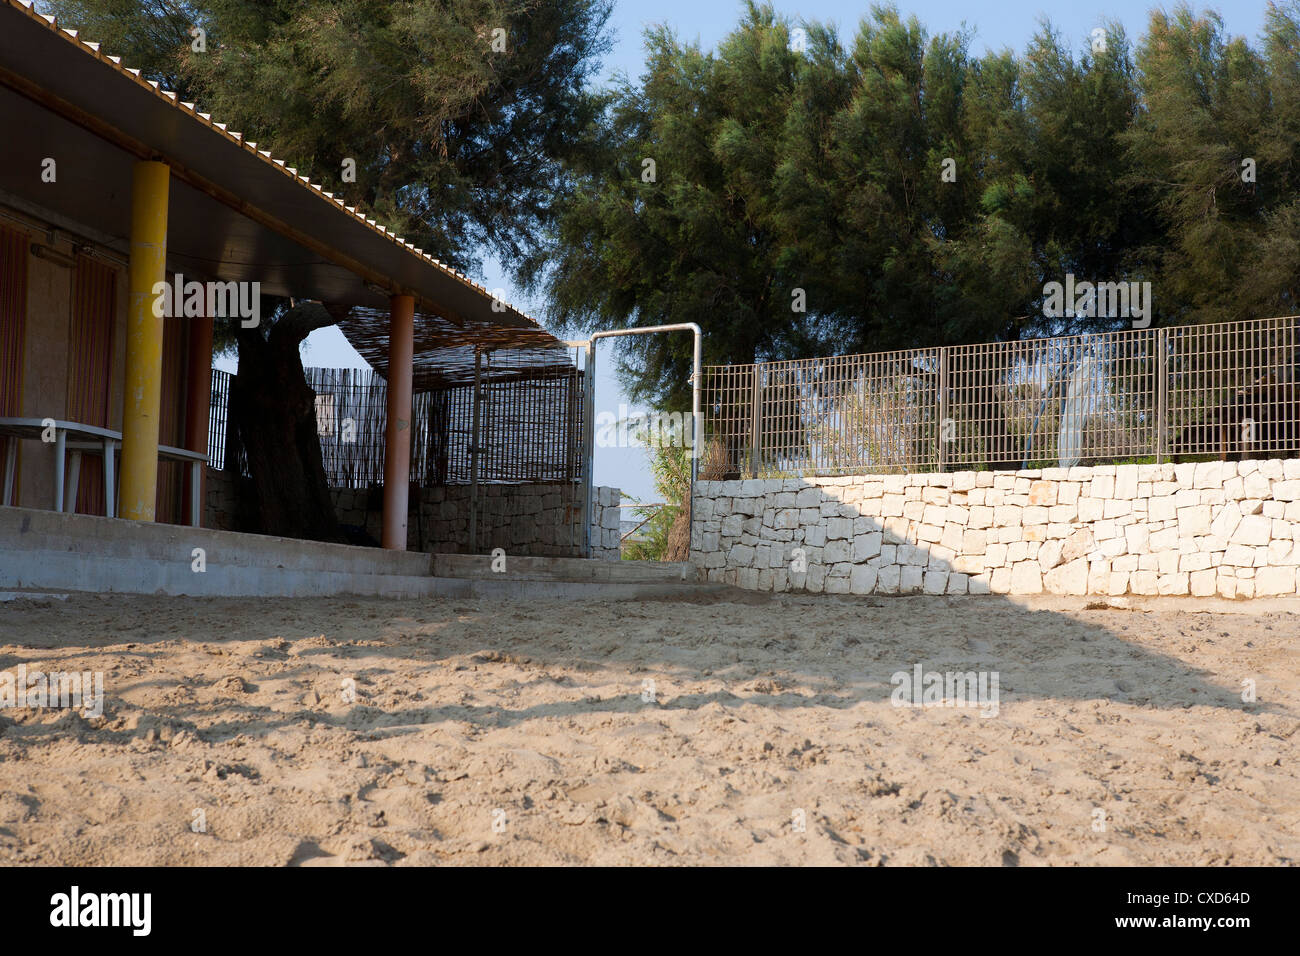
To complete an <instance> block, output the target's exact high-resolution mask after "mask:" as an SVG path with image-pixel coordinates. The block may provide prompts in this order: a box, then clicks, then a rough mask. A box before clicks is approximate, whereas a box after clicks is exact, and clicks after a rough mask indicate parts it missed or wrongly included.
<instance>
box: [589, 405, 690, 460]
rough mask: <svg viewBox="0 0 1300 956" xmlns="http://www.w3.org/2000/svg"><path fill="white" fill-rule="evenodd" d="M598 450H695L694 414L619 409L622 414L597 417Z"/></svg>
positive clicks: (601, 413) (604, 413) (619, 407)
mask: <svg viewBox="0 0 1300 956" xmlns="http://www.w3.org/2000/svg"><path fill="white" fill-rule="evenodd" d="M595 424H596V447H597V448H645V447H652V448H662V447H669V448H671V447H673V446H676V445H680V446H682V447H683V448H691V449H693V448H694V447H695V443H694V440H693V436H694V435H695V433H696V430H695V429H694V428H692V427H691V413H690V412H636V413H633V412H632V411H631V410H630V409H629V408H628V407H627V405H619V406H618V414H617V415H616V414H614V413H613V412H599V413H598V414H597V415H596V423H595Z"/></svg>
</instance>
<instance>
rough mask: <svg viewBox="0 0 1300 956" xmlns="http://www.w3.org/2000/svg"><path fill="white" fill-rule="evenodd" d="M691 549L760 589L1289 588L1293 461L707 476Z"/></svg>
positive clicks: (711, 576)
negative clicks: (777, 476)
mask: <svg viewBox="0 0 1300 956" xmlns="http://www.w3.org/2000/svg"><path fill="white" fill-rule="evenodd" d="M691 560H692V562H693V563H694V564H695V566H696V568H697V569H698V573H699V575H700V577H701V578H703V579H706V580H708V581H713V582H721V583H727V584H733V585H738V586H740V587H743V588H747V589H750V590H760V591H785V590H807V591H811V592H826V593H839V594H844V593H853V594H873V593H879V594H910V593H928V594H989V593H993V594H1038V593H1042V592H1050V593H1053V594H1099V595H1114V596H1118V595H1124V594H1147V595H1157V594H1159V595H1194V596H1211V595H1219V596H1221V597H1225V598H1249V597H1256V596H1269V595H1294V594H1296V593H1297V567H1298V566H1300V461H1291V460H1288V461H1281V460H1276V459H1271V460H1264V461H1246V462H1206V463H1200V464H1184V465H1175V464H1163V465H1100V466H1092V467H1081V468H1070V469H1063V468H1047V469H1042V470H1031V471H1015V472H956V473H950V474H913V475H867V476H852V477H840V478H784V479H761V478H759V479H750V480H743V481H701V482H698V483H697V487H696V497H695V520H694V523H693V527H692V537H691Z"/></svg>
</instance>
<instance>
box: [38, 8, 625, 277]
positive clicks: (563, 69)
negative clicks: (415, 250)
mask: <svg viewBox="0 0 1300 956" xmlns="http://www.w3.org/2000/svg"><path fill="white" fill-rule="evenodd" d="M46 6H47V7H49V8H50V10H51V11H52V12H55V13H57V14H58V16H59V17H60V20H61V22H63V23H64V25H66V26H69V27H73V26H76V27H80V28H82V29H83V30H84V32H85V33H86V35H87V36H91V37H94V38H95V39H99V40H103V41H104V46H105V49H107V50H109V51H110V52H113V53H115V54H119V55H121V56H122V57H123V61H124V62H126V63H128V64H131V65H133V66H139V67H141V68H142V69H143V70H144V73H145V75H146V76H149V77H151V78H154V79H158V80H159V81H160V82H162V83H163V84H164V85H166V86H167V87H168V88H170V89H175V90H177V91H178V92H179V93H181V94H182V96H183V98H185V99H189V100H194V101H196V102H197V103H198V104H199V106H200V108H201V109H203V110H204V111H205V112H210V113H212V114H213V115H214V116H217V117H219V118H220V119H221V121H222V122H224V123H227V124H228V125H229V126H230V128H231V129H235V130H239V131H240V132H242V133H243V134H244V135H245V138H247V139H250V140H255V141H257V142H259V143H263V144H265V145H266V146H268V147H270V148H271V149H272V150H273V151H274V153H275V155H276V156H277V158H281V159H284V160H285V161H286V162H288V164H289V165H291V166H294V167H296V168H297V169H298V170H299V172H300V173H302V174H303V175H306V176H309V177H310V178H311V179H312V181H313V182H317V183H321V184H322V185H323V186H325V188H326V189H328V190H330V191H331V192H333V193H335V194H336V195H338V196H341V197H342V198H344V199H346V200H347V201H348V202H349V204H352V205H357V206H359V207H361V208H364V209H366V210H367V212H368V214H369V215H371V216H373V217H374V218H375V219H377V220H379V221H381V222H383V223H384V224H385V225H387V226H388V227H389V228H391V229H393V230H395V231H396V232H398V233H399V234H400V235H402V236H403V237H404V238H406V239H407V240H409V241H411V242H413V243H415V245H417V246H419V247H421V248H423V249H425V250H426V251H428V252H431V253H432V254H433V255H435V256H437V257H438V258H440V259H441V260H442V261H444V262H447V263H449V264H451V265H453V266H455V267H457V268H460V269H463V270H469V271H473V270H474V269H476V268H477V267H478V264H479V261H480V256H481V255H482V253H483V252H485V251H492V252H495V253H496V254H498V255H500V256H501V257H502V259H503V261H508V262H512V261H515V260H517V259H519V258H520V257H522V256H523V255H525V254H526V252H527V251H528V250H529V249H530V248H531V247H532V243H533V237H534V236H535V235H537V234H539V233H540V231H541V229H542V227H543V226H544V224H545V222H546V220H547V219H548V217H549V216H550V215H551V207H552V203H553V202H554V199H555V196H556V194H557V190H558V183H559V179H560V177H561V176H562V168H561V166H560V162H561V161H562V160H570V161H578V160H580V159H581V154H582V151H583V150H584V149H585V146H584V144H583V141H582V140H581V138H580V137H579V136H578V135H577V133H578V131H579V130H581V129H583V128H584V127H585V126H587V125H588V124H589V122H590V121H591V119H592V117H593V116H594V109H595V107H594V105H593V103H594V101H593V100H592V99H591V98H590V96H589V95H588V91H587V83H588V81H589V79H590V77H591V74H592V72H593V71H594V70H595V69H596V68H597V66H598V62H599V57H600V55H601V54H602V53H603V52H604V51H605V50H606V49H607V48H608V37H607V34H606V32H605V22H606V20H607V18H608V15H609V11H610V6H611V0H402V2H389V0H269V2H267V0H192V2H188V0H187V2H167V0H152V2H147V3H137V2H130V0H53V2H50V3H47V4H46ZM191 25H194V26H202V27H203V28H204V29H205V30H206V31H207V34H206V41H207V51H206V52H195V51H194V50H192V49H191V38H190V35H189V30H190V27H191ZM496 30H503V31H504V34H503V37H504V42H505V50H504V52H497V51H494V50H493V41H494V39H495V34H494V31H496ZM349 158H350V159H353V160H355V168H356V181H355V182H346V181H344V178H343V175H344V160H345V159H349Z"/></svg>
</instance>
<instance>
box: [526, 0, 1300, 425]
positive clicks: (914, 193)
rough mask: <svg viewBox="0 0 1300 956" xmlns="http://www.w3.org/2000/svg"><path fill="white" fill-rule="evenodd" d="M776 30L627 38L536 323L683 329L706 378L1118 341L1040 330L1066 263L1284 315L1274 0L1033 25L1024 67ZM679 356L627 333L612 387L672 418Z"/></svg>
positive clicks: (1205, 310) (1285, 219)
mask: <svg viewBox="0 0 1300 956" xmlns="http://www.w3.org/2000/svg"><path fill="white" fill-rule="evenodd" d="M794 29H795V27H794V26H793V24H792V22H791V21H790V20H788V19H787V18H785V17H783V16H781V15H780V14H778V13H777V12H776V11H775V10H774V9H773V8H772V7H771V6H768V5H759V4H755V3H750V4H748V5H747V6H746V9H745V12H744V14H743V16H742V18H741V21H740V23H739V24H738V26H737V27H736V29H735V30H734V31H733V32H732V33H731V34H730V35H729V36H728V37H726V38H725V39H724V40H723V41H722V42H721V43H720V44H719V45H718V48H717V50H716V52H705V51H702V50H701V49H700V48H699V47H698V46H696V45H693V44H689V43H683V42H681V41H679V40H678V39H677V38H676V37H675V36H674V35H673V34H672V33H671V32H669V31H667V30H665V29H663V28H658V27H656V28H653V29H651V30H650V31H649V32H648V33H647V34H646V43H647V47H648V58H647V62H646V68H645V72H644V74H643V75H642V76H641V77H640V78H639V79H638V81H636V82H632V81H630V80H627V79H624V80H623V81H622V82H621V84H620V85H619V86H618V87H617V88H616V89H615V90H613V91H612V92H611V93H610V95H609V97H608V100H607V102H606V103H605V104H604V109H603V110H602V112H601V114H600V116H599V121H598V122H596V123H594V124H593V125H592V126H591V127H589V128H588V130H587V136H588V139H589V141H590V142H591V144H592V147H591V149H589V150H588V151H587V152H585V153H584V154H583V156H582V161H581V162H578V163H571V164H570V166H569V170H570V173H571V175H572V188H571V190H570V191H569V192H568V193H567V194H566V196H565V198H564V202H563V214H562V216H561V218H560V221H559V223H558V225H557V227H556V229H555V231H554V233H553V234H552V235H551V236H550V242H551V246H550V248H548V249H545V250H543V251H542V252H541V253H540V254H539V255H538V256H536V257H534V258H533V259H532V260H530V261H529V262H528V263H527V265H526V268H525V269H524V275H525V278H527V279H528V280H529V281H530V282H531V283H533V284H534V285H535V286H537V287H540V288H544V289H545V290H546V291H547V293H548V295H549V300H550V304H551V317H552V319H553V320H555V321H556V322H557V323H559V324H561V325H563V326H566V327H571V328H580V329H591V328H617V327H623V326H629V325H630V326H638V325H639V326H648V325H654V324H659V323H667V322H684V321H693V322H698V323H699V324H700V325H701V326H702V327H703V328H704V330H705V339H704V346H705V360H706V362H707V363H709V364H714V363H717V364H725V363H749V362H753V361H764V360H775V359H783V358H798V357H805V356H810V355H818V354H826V353H828V352H837V353H846V352H855V351H880V350H887V349H894V348H907V347H913V346H918V345H927V346H928V345H941V344H960V343H965V342H975V341H989V340H1009V339H1016V338H1020V337H1022V336H1025V335H1037V334H1044V333H1065V332H1072V331H1106V330H1109V329H1114V328H1120V327H1124V326H1126V325H1127V320H1123V319H1120V320H1115V319H1096V320H1093V319H1082V320H1080V319H1074V320H1060V319H1050V320H1049V319H1047V318H1044V317H1043V315H1042V304H1043V303H1042V298H1043V292H1042V289H1043V286H1044V284H1045V283H1047V282H1050V281H1060V280H1062V279H1063V278H1064V275H1065V273H1067V272H1072V273H1074V274H1075V276H1077V277H1078V278H1079V279H1080V280H1085V279H1087V280H1101V281H1121V280H1127V281H1151V282H1152V285H1153V294H1154V305H1155V315H1154V321H1155V322H1156V323H1157V324H1169V323H1178V322H1188V321H1208V320H1212V319H1224V318H1244V317H1262V316H1268V315H1277V314H1288V313H1294V312H1297V311H1300V309H1298V308H1297V306H1296V304H1295V298H1296V294H1297V290H1298V288H1300V232H1297V228H1296V227H1297V226H1300V182H1298V181H1297V177H1300V155H1298V154H1297V150H1298V149H1300V3H1297V2H1296V0H1290V2H1287V3H1284V4H1277V5H1270V7H1269V12H1268V15H1267V27H1266V31H1265V36H1264V37H1263V40H1262V43H1261V44H1260V45H1259V46H1257V47H1253V46H1251V45H1250V44H1248V43H1247V42H1246V41H1244V40H1240V39H1234V40H1228V39H1227V38H1225V37H1224V36H1223V34H1222V27H1221V24H1220V22H1219V20H1218V18H1217V16H1216V15H1214V14H1204V15H1201V16H1196V15H1193V14H1192V13H1191V12H1190V11H1189V10H1188V9H1187V8H1185V7H1179V8H1177V9H1176V10H1175V11H1174V12H1173V13H1170V14H1167V13H1164V12H1162V11H1156V12H1154V13H1153V14H1152V15H1151V20H1150V26H1149V28H1148V31H1147V34H1146V35H1145V36H1144V37H1142V38H1141V39H1140V41H1139V42H1138V43H1137V45H1136V47H1134V46H1132V45H1131V44H1130V43H1129V40H1128V38H1127V37H1126V36H1125V34H1124V32H1123V30H1122V29H1121V28H1119V27H1118V26H1116V25H1112V26H1110V27H1109V28H1108V29H1107V30H1106V33H1105V44H1104V48H1102V47H1101V46H1100V45H1099V46H1098V48H1097V49H1096V50H1094V49H1093V47H1092V45H1091V44H1090V43H1088V42H1082V43H1079V44H1078V45H1077V47H1076V45H1075V44H1073V43H1069V42H1067V41H1066V40H1065V39H1064V38H1062V36H1061V35H1060V34H1059V33H1057V32H1056V31H1055V30H1054V29H1053V28H1052V27H1051V25H1050V24H1049V23H1046V22H1044V23H1043V25H1042V27H1041V28H1040V30H1039V31H1038V33H1037V34H1036V35H1035V36H1034V38H1033V39H1032V41H1031V42H1030V43H1029V45H1028V47H1027V49H1026V50H1025V51H1024V53H1023V54H1021V55H1016V54H1013V53H1011V52H1007V51H1003V52H995V53H988V54H986V55H983V56H978V57H977V56H973V55H972V54H971V53H970V51H969V48H968V47H969V37H968V36H967V35H966V34H964V33H956V34H938V35H934V36H931V35H929V34H928V33H927V31H926V30H925V28H924V27H923V26H922V25H921V24H920V23H919V22H918V21H917V20H916V19H915V18H914V17H913V18H907V19H904V18H903V17H902V16H900V15H899V13H898V12H897V10H896V9H894V8H892V7H876V8H873V10H872V11H871V13H870V15H869V16H868V17H866V18H865V19H864V20H863V21H862V23H861V25H860V27H859V29H858V31H857V33H856V35H854V36H853V37H852V39H851V40H849V41H846V40H842V39H841V37H840V36H839V35H838V34H837V33H836V31H835V30H834V29H833V28H831V27H828V26H825V25H822V24H818V23H815V22H814V23H803V24H801V25H800V27H799V29H802V30H804V31H805V32H806V36H807V44H806V48H805V49H802V50H796V49H793V48H792V45H791V37H792V32H793V30H794ZM1082 39H1084V40H1085V41H1086V38H1082ZM1247 157H1250V158H1253V159H1254V160H1255V161H1256V163H1257V168H1258V181H1257V182H1256V183H1247V182H1243V179H1242V176H1241V172H1242V169H1241V161H1242V159H1244V158H1247ZM646 159H653V160H654V163H655V172H656V176H655V178H654V180H653V181H649V182H647V181H644V179H643V176H642V169H643V167H642V163H643V160H646ZM945 160H952V163H951V164H946V163H945ZM946 166H947V167H948V168H950V169H951V170H952V172H954V173H955V181H953V180H952V177H951V176H950V177H948V179H947V180H945V177H944V175H943V174H944V170H945V167H946ZM796 290H803V291H804V293H805V294H806V301H807V311H806V312H798V311H794V310H793V309H792V295H793V294H794V293H795V291H796ZM689 361H690V353H689V345H688V343H687V342H686V341H685V339H684V338H682V339H677V338H675V337H668V336H647V337H639V338H637V339H635V340H630V341H629V342H628V345H627V352H626V357H625V365H624V369H623V372H624V376H625V378H626V379H627V381H628V384H629V385H630V386H631V387H632V388H633V391H634V393H635V394H636V395H637V397H638V398H643V399H645V400H647V401H648V402H650V403H652V404H655V405H657V406H658V407H664V408H674V409H683V408H685V407H687V404H688V396H689V391H688V384H687V382H688V374H689Z"/></svg>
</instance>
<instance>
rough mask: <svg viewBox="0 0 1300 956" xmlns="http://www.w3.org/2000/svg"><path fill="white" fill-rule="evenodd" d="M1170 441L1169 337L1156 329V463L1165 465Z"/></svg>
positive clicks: (1161, 330) (1164, 332) (1164, 331)
mask: <svg viewBox="0 0 1300 956" xmlns="http://www.w3.org/2000/svg"><path fill="white" fill-rule="evenodd" d="M1168 442H1169V338H1168V331H1167V330H1166V329H1157V330H1156V464H1158V465H1163V464H1164V462H1165V458H1166V456H1167V455H1168V451H1169V449H1168Z"/></svg>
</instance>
